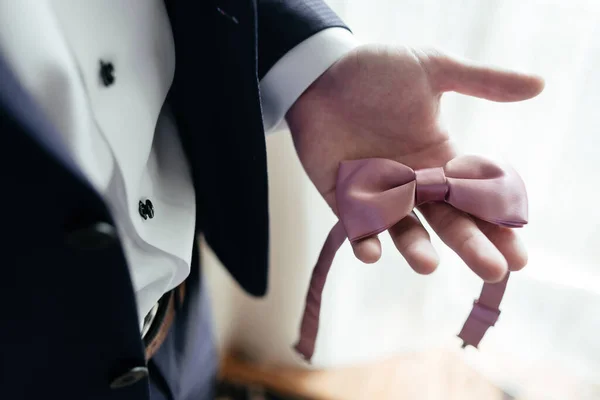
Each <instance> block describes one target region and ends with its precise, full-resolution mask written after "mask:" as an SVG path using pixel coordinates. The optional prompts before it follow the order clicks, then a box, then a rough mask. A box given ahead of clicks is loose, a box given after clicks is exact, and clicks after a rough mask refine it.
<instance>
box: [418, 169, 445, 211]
mask: <svg viewBox="0 0 600 400" xmlns="http://www.w3.org/2000/svg"><path fill="white" fill-rule="evenodd" d="M415 181H416V183H417V188H416V195H415V203H416V204H415V205H416V206H418V205H421V204H423V203H429V202H432V201H446V195H447V193H448V189H449V188H448V181H447V180H446V174H445V172H444V168H442V167H438V168H426V169H418V170H416V171H415Z"/></svg>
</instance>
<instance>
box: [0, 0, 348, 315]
mask: <svg viewBox="0 0 600 400" xmlns="http://www.w3.org/2000/svg"><path fill="white" fill-rule="evenodd" d="M198 46H199V47H201V46H202V44H201V40H199V45H198ZM355 46H356V42H355V41H354V38H353V36H352V34H351V33H350V32H348V31H347V30H345V29H342V28H330V29H326V30H323V31H321V32H319V33H317V34H315V35H314V36H312V37H310V38H309V39H307V40H306V41H304V42H302V43H300V44H299V45H298V46H296V47H295V48H294V49H292V50H291V51H290V52H288V53H287V54H286V55H285V56H284V57H282V58H281V59H280V60H279V61H278V62H277V63H276V65H275V66H274V67H273V68H272V69H271V70H270V71H269V72H268V73H267V75H266V76H265V77H264V78H263V79H262V81H261V82H260V89H261V101H262V107H263V112H264V117H263V119H264V125H265V130H266V131H267V132H269V131H273V130H274V129H276V128H277V126H280V123H281V122H282V120H283V118H284V115H285V113H286V112H287V110H288V109H289V108H290V107H291V105H292V104H293V103H294V102H295V101H296V100H297V99H298V97H299V96H300V95H301V94H302V92H303V91H304V90H305V89H306V88H307V87H308V86H309V85H310V84H311V83H312V82H313V81H314V80H315V79H317V78H318V77H319V76H320V75H321V74H322V73H323V72H324V71H325V70H326V69H327V68H329V66H331V65H332V64H333V63H334V62H335V61H337V60H338V59H339V58H341V57H342V56H343V55H344V54H346V53H347V52H348V51H350V50H351V49H353V48H354V47H355ZM174 52H175V48H174V44H173V36H172V32H171V27H170V24H169V19H168V17H167V13H166V10H165V6H164V3H163V0H131V1H122V0H86V1H79V0H18V1H0V55H1V56H2V57H4V59H5V60H6V61H7V63H8V64H9V66H10V67H11V68H12V69H13V71H14V73H15V74H16V76H17V77H18V79H19V80H20V82H21V83H22V85H23V86H24V87H25V88H26V89H27V90H28V91H29V93H30V94H31V95H32V96H33V98H34V99H35V100H36V101H37V102H38V104H39V105H40V106H41V109H42V110H43V111H44V112H45V114H46V116H47V117H48V118H49V121H50V122H51V123H53V124H54V125H55V126H56V127H57V128H58V129H57V130H58V131H59V132H60V133H61V135H62V137H61V138H62V140H63V143H61V145H62V146H64V147H65V148H66V150H67V151H68V152H69V153H70V154H71V155H72V157H73V159H74V161H75V163H76V165H78V166H79V168H81V171H82V172H83V174H84V176H85V177H86V178H87V179H89V181H90V182H91V184H92V185H93V186H94V187H95V188H96V190H97V191H98V192H99V193H100V194H101V195H102V196H103V197H104V199H105V201H106V202H107V204H108V206H109V208H110V209H111V212H112V213H113V216H114V220H115V223H116V228H117V230H118V232H119V236H120V239H121V242H122V245H123V249H124V252H125V256H126V258H127V262H128V265H129V270H130V275H131V279H132V282H133V286H134V289H135V292H136V299H137V306H138V313H139V317H140V326H141V324H142V321H143V318H144V316H145V315H146V314H147V313H148V312H149V311H150V310H151V309H152V307H153V306H154V305H155V304H156V302H157V300H158V299H159V298H160V297H161V296H162V295H163V294H164V293H165V292H167V291H168V290H170V289H172V288H174V287H176V286H177V285H179V284H180V283H181V282H182V281H183V280H184V279H185V278H186V277H187V276H188V274H189V271H190V262H191V256H192V245H193V241H194V224H195V217H196V210H195V198H194V187H193V184H192V180H191V176H190V171H189V167H188V165H187V161H186V158H185V156H184V153H183V151H182V148H181V143H180V142H179V138H178V135H177V127H176V126H175V122H174V119H173V118H172V117H171V115H170V112H169V110H168V108H167V107H166V106H165V103H164V102H165V98H166V95H167V93H168V91H169V88H170V86H171V83H172V81H173V75H174V71H175V68H176V66H175V53H174ZM199 53H200V54H202V52H201V50H199ZM101 62H103V63H111V64H112V66H113V67H114V77H115V80H114V82H113V83H112V84H109V85H106V84H105V83H104V82H103V81H102V79H101V77H100V72H99V71H100V63H101ZM148 199H149V200H151V202H152V204H153V206H154V217H153V218H147V219H144V218H143V217H142V215H141V214H140V212H139V202H140V201H142V202H145V201H146V200H148ZM81 268H86V266H85V265H82V266H81ZM106 293H107V294H106V295H107V296H110V288H106Z"/></svg>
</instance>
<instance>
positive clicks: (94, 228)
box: [67, 222, 118, 250]
mask: <svg viewBox="0 0 600 400" xmlns="http://www.w3.org/2000/svg"><path fill="white" fill-rule="evenodd" d="M117 240H118V238H117V232H116V231H115V228H114V227H113V226H112V225H110V224H108V223H106V222H97V223H95V224H92V225H89V226H86V227H83V228H79V229H75V230H72V231H71V232H69V233H68V234H67V244H69V245H70V246H72V247H76V248H79V249H84V250H99V249H104V248H106V247H108V246H111V245H112V244H114V243H115V242H117Z"/></svg>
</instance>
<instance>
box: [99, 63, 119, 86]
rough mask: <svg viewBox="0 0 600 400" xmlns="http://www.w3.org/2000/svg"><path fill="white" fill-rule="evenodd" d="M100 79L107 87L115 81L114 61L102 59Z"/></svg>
mask: <svg viewBox="0 0 600 400" xmlns="http://www.w3.org/2000/svg"><path fill="white" fill-rule="evenodd" d="M100 79H101V80H102V83H103V84H104V86H107V87H108V86H110V85H112V84H113V83H115V66H114V65H113V63H111V62H104V61H102V60H100Z"/></svg>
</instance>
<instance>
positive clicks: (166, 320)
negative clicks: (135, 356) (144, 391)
mask: <svg viewBox="0 0 600 400" xmlns="http://www.w3.org/2000/svg"><path fill="white" fill-rule="evenodd" d="M184 299H185V281H183V282H182V283H181V285H179V286H177V287H176V288H175V289H173V290H170V291H169V292H167V293H165V294H164V295H163V296H162V297H161V298H160V299H159V300H158V302H157V303H156V306H155V307H153V308H152V310H150V312H149V313H148V315H147V316H146V318H144V328H143V329H142V338H143V340H144V345H145V347H146V360H150V359H151V358H152V356H153V355H154V354H155V353H156V352H157V351H158V349H159V348H160V346H161V345H162V344H163V342H164V341H165V338H166V337H167V334H168V333H169V329H170V328H171V325H173V321H174V320H175V313H176V312H177V310H179V309H181V306H182V305H183V301H184Z"/></svg>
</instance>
